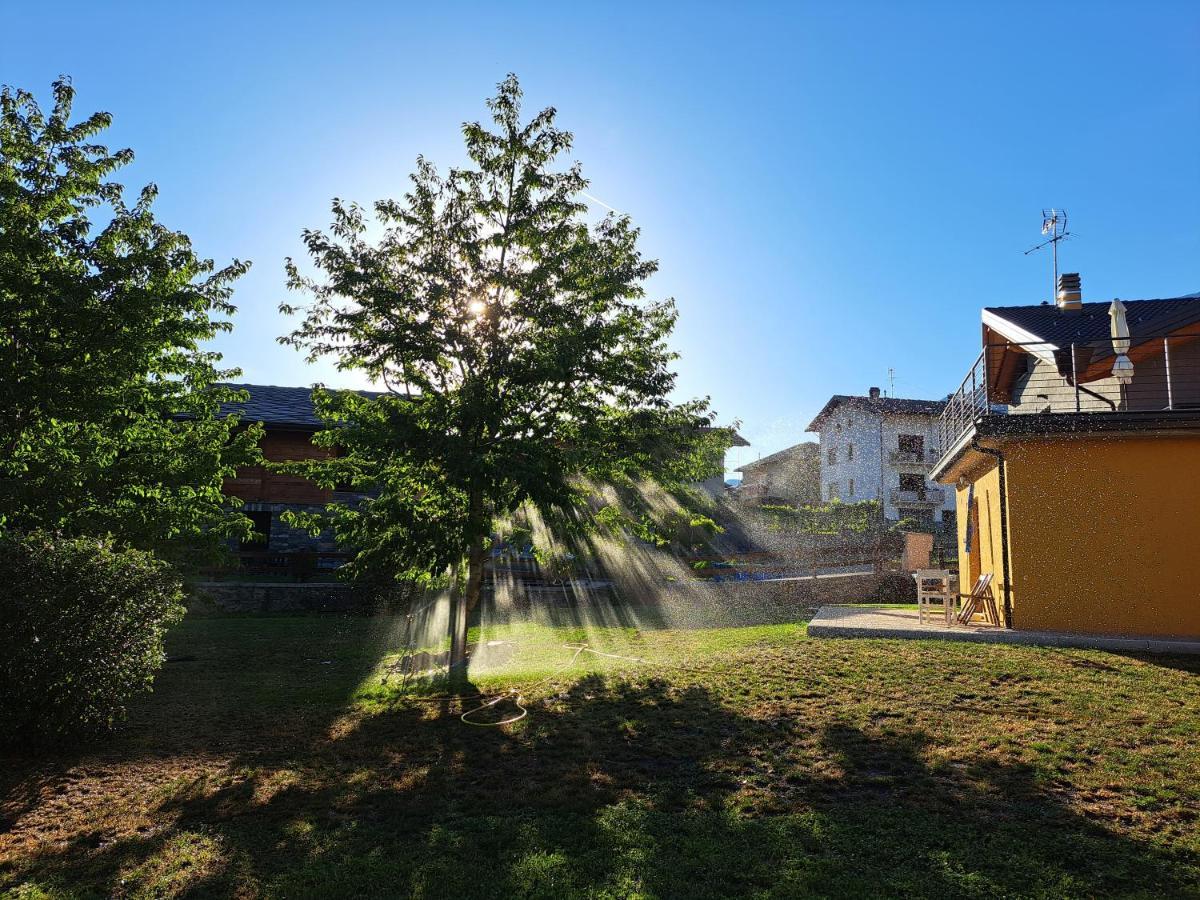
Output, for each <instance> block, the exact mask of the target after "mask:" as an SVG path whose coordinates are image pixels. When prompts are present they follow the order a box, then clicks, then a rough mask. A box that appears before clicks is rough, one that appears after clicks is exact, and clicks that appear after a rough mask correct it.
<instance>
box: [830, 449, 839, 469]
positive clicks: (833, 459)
mask: <svg viewBox="0 0 1200 900" xmlns="http://www.w3.org/2000/svg"><path fill="white" fill-rule="evenodd" d="M836 463H837V447H830V448H829V464H830V465H831V466H832V465H835V464H836Z"/></svg>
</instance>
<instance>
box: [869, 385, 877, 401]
mask: <svg viewBox="0 0 1200 900" xmlns="http://www.w3.org/2000/svg"><path fill="white" fill-rule="evenodd" d="M867 394H868V396H870V398H871V399H872V400H878V399H879V388H877V387H873V388H871V389H870V390H869V391H867Z"/></svg>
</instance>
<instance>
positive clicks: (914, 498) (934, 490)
mask: <svg viewBox="0 0 1200 900" xmlns="http://www.w3.org/2000/svg"><path fill="white" fill-rule="evenodd" d="M945 500H946V492H945V491H944V490H942V489H941V488H939V487H927V488H919V489H915V490H906V489H904V488H892V506H941V505H942V503H944V502H945Z"/></svg>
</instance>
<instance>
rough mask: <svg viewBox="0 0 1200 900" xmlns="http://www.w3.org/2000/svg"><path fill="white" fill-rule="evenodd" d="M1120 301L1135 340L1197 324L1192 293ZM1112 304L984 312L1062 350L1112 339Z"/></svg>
mask: <svg viewBox="0 0 1200 900" xmlns="http://www.w3.org/2000/svg"><path fill="white" fill-rule="evenodd" d="M1123 302H1124V304H1125V317H1126V320H1127V321H1128V322H1129V334H1130V336H1131V337H1132V338H1133V339H1134V340H1135V341H1136V340H1137V339H1138V338H1147V337H1161V336H1163V335H1164V334H1167V333H1169V332H1171V331H1175V330H1177V329H1179V328H1182V327H1183V326H1185V325H1190V324H1191V323H1193V322H1196V321H1200V298H1198V297H1197V296H1196V295H1195V294H1192V295H1189V296H1186V297H1172V298H1170V299H1165V300H1125V301H1123ZM1111 305H1112V301H1111V300H1105V301H1104V302H1102V303H1101V302H1095V303H1084V304H1083V306H1082V308H1081V309H1078V310H1061V309H1059V308H1058V307H1057V306H1055V305H1054V304H1052V303H1047V304H1044V305H1039V306H989V307H985V309H986V311H987V312H989V313H991V314H992V315H993V316H997V317H998V318H1001V319H1003V320H1005V321H1006V322H1011V323H1012V324H1013V325H1015V326H1017V328H1020V329H1021V330H1022V331H1025V332H1028V333H1029V334H1032V335H1034V336H1035V337H1036V338H1037V339H1038V340H1040V341H1044V342H1046V343H1048V344H1054V345H1055V346H1056V347H1065V346H1067V345H1068V344H1071V343H1072V342H1082V341H1106V340H1109V339H1110V338H1111V337H1112V332H1111V327H1112V326H1111V322H1110V319H1109V315H1108V310H1109V307H1110V306H1111ZM1006 337H1011V335H1006Z"/></svg>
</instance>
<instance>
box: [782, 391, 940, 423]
mask: <svg viewBox="0 0 1200 900" xmlns="http://www.w3.org/2000/svg"><path fill="white" fill-rule="evenodd" d="M843 405H845V406H852V407H854V408H855V409H865V410H867V411H868V412H877V413H881V414H882V415H885V416H888V415H891V416H940V415H941V414H942V409H943V407H945V405H946V401H945V400H907V399H905V398H903V397H876V398H871V397H857V396H854V395H850V394H834V395H833V396H832V397H830V398H829V402H828V403H826V404H825V406H824V407H822V409H821V411H820V412H819V413H817V417H816V418H815V419H813V420H812V422H811V423H809V426H808V428H806V429H805V430H806V431H820V430H821V423H822V422H823V421H824V420H825V418H826V417H827V416H828V415H829V414H830V413H831V412H833V411H834V410H835V409H837V408H838V407H839V406H843Z"/></svg>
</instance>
